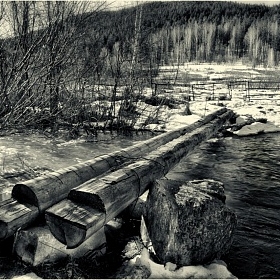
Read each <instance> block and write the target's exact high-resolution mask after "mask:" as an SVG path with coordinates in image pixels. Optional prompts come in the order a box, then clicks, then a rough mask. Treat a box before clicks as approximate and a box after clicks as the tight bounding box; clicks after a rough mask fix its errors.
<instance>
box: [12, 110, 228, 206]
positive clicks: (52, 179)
mask: <svg viewBox="0 0 280 280" xmlns="http://www.w3.org/2000/svg"><path fill="white" fill-rule="evenodd" d="M225 111H226V109H225V108H222V109H220V110H217V111H215V112H214V113H212V114H209V115H207V116H206V117H205V118H204V119H202V120H199V121H197V122H195V123H193V124H192V125H189V126H186V127H183V128H180V129H177V130H174V131H171V132H168V133H165V134H161V135H158V136H156V137H154V138H152V139H149V140H146V141H144V142H141V143H139V144H136V145H134V146H132V147H128V148H126V149H123V150H121V151H117V152H114V153H110V154H108V155H104V156H99V157H97V158H95V159H92V160H89V161H86V162H83V163H79V164H76V165H73V166H71V167H69V168H63V169H61V170H58V171H56V172H50V173H48V174H46V175H43V176H40V177H37V178H35V179H31V180H28V181H25V182H21V183H18V184H16V185H15V186H14V188H13V190H12V197H13V198H14V199H16V200H17V201H18V202H21V203H28V204H31V205H34V206H37V207H38V208H39V210H40V212H43V211H44V210H46V209H47V208H48V207H50V206H52V205H54V204H55V203H57V202H59V201H61V200H62V199H64V198H66V197H67V195H68V193H69V191H70V190H71V189H72V188H74V187H77V186H79V185H81V184H83V183H84V182H86V181H88V180H90V179H92V178H94V177H97V176H98V175H101V174H103V173H105V172H106V171H108V170H109V169H111V168H117V167H119V166H120V165H122V164H123V163H125V162H128V161H129V160H131V159H132V158H135V157H139V156H142V155H144V154H146V153H149V152H151V151H153V150H155V149H157V148H158V147H159V146H161V145H164V144H166V143H168V142H169V141H171V140H173V139H176V138H178V137H179V136H181V135H184V134H186V133H188V132H190V131H192V130H194V129H196V128H198V127H200V126H202V125H204V124H205V123H207V122H209V121H211V120H213V119H214V118H215V117H216V116H218V115H221V114H223V113H225Z"/></svg>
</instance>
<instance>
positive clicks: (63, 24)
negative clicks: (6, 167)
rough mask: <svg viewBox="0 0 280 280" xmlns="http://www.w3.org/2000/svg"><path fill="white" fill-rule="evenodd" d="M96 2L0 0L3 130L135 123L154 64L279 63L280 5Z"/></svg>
mask: <svg viewBox="0 0 280 280" xmlns="http://www.w3.org/2000/svg"><path fill="white" fill-rule="evenodd" d="M93 3H96V6H95V7H93V6H92V5H93V4H92V3H90V2H86V1H82V2H79V1H78V2H73V1H35V2H32V1H0V25H1V26H9V36H5V34H4V33H3V32H2V33H0V62H1V63H0V129H1V128H5V127H9V126H16V127H18V126H19V125H20V126H22V127H25V126H32V127H34V126H35V127H38V126H39V127H41V128H42V129H46V128H51V130H52V131H56V130H57V126H58V123H59V124H60V125H61V124H64V125H65V124H66V126H68V127H69V126H70V128H71V131H72V132H71V133H72V135H74V136H75V135H78V133H79V132H78V131H77V126H82V127H83V126H84V123H85V122H87V123H88V124H87V133H88V131H95V127H88V126H89V124H90V123H92V122H95V123H96V126H98V125H99V123H100V122H103V123H102V125H103V126H104V127H108V126H111V127H113V126H115V125H116V124H117V128H118V129H119V128H120V127H132V126H133V125H134V124H135V122H136V119H137V117H138V116H139V114H138V112H137V110H136V108H137V104H138V103H137V102H138V101H139V100H141V98H142V99H143V94H142V93H143V89H144V88H145V87H147V86H151V85H152V83H153V81H154V78H155V77H156V76H157V73H158V69H159V67H160V66H161V65H173V66H177V65H180V64H182V63H186V62H218V63H222V62H234V61H237V60H238V61H239V60H242V61H243V62H244V63H247V64H250V65H252V66H256V65H264V66H278V65H279V61H280V32H279V20H280V5H277V6H273V7H267V6H265V5H249V4H238V3H233V2H220V1H214V2H212V1H211V2H207V1H197V2H192V1H190V2H185V1H182V2H173V1H172V2H146V3H145V2H139V4H138V5H136V6H135V7H132V8H128V9H121V10H116V11H110V10H108V9H106V5H105V3H101V2H93ZM89 7H90V8H89ZM1 36H2V37H1ZM104 121H105V122H104ZM73 124H75V125H73ZM90 125H91V124H90ZM88 128H89V129H88Z"/></svg>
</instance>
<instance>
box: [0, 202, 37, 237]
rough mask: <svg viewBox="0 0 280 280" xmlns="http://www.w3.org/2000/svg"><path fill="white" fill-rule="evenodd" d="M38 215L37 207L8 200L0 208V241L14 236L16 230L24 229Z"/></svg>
mask: <svg viewBox="0 0 280 280" xmlns="http://www.w3.org/2000/svg"><path fill="white" fill-rule="evenodd" d="M38 215H39V210H38V208H37V207H35V206H33V205H28V204H21V203H18V202H17V201H16V200H14V199H12V198H11V199H8V200H6V201H5V203H2V205H1V207H0V240H1V239H5V238H7V237H9V236H11V235H12V234H14V233H15V232H16V231H17V229H18V228H20V227H25V226H27V225H28V224H29V223H31V222H33V221H34V220H35V219H36V218H37V217H38Z"/></svg>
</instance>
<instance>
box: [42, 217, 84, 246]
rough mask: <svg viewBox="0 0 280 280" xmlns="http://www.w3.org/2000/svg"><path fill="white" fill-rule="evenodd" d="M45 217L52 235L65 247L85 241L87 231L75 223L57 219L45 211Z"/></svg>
mask: <svg viewBox="0 0 280 280" xmlns="http://www.w3.org/2000/svg"><path fill="white" fill-rule="evenodd" d="M45 217H46V222H47V225H48V227H49V229H50V231H51V233H52V235H53V236H54V237H55V238H56V239H57V240H58V241H59V242H61V243H62V244H65V245H66V246H67V249H73V248H76V247H78V246H79V245H81V244H82V243H83V242H84V241H85V239H86V233H87V230H86V229H85V228H79V227H77V226H75V225H71V224H69V223H65V222H63V221H59V220H58V219H56V218H53V217H52V215H49V214H47V213H46V215H45Z"/></svg>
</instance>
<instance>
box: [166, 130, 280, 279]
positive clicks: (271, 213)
mask: <svg viewBox="0 0 280 280" xmlns="http://www.w3.org/2000/svg"><path fill="white" fill-rule="evenodd" d="M168 177H170V178H172V179H183V180H185V179H186V180H194V179H204V178H211V179H215V180H218V181H221V182H223V183H224V185H225V191H226V196H227V201H226V204H227V206H228V207H229V208H231V209H233V210H234V211H235V213H236V214H237V218H238V226H237V230H236V232H235V235H234V241H233V245H232V248H231V250H230V252H229V254H228V256H226V257H225V261H226V263H227V264H228V268H229V270H230V271H231V272H232V273H233V274H234V275H235V276H237V277H238V278H280V134H264V135H261V136H255V137H243V138H225V139H219V140H216V141H211V140H210V141H208V142H206V143H204V144H203V145H201V146H200V147H198V148H197V149H196V150H195V151H194V152H193V153H192V154H191V155H190V156H189V157H187V158H184V159H183V160H182V161H181V162H180V164H179V165H178V166H177V167H176V168H175V169H174V170H173V171H172V172H171V173H170V174H169V175H168Z"/></svg>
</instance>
